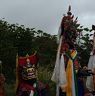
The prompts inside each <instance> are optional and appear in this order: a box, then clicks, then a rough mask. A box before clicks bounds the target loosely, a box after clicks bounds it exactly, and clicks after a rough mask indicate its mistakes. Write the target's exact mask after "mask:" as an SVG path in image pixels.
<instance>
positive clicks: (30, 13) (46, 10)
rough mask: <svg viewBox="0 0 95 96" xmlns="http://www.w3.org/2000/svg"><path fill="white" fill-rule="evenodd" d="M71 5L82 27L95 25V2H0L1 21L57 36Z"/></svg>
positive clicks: (46, 0) (58, 0) (18, 0)
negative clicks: (64, 15) (62, 20)
mask: <svg viewBox="0 0 95 96" xmlns="http://www.w3.org/2000/svg"><path fill="white" fill-rule="evenodd" d="M69 5H71V6H72V13H73V14H74V15H75V17H77V16H78V21H79V23H80V24H81V25H84V27H89V28H91V25H92V24H95V0H0V19H2V18H5V20H6V21H8V22H9V23H14V24H15V23H18V24H20V25H25V26H26V27H30V28H36V29H40V30H43V31H44V32H48V33H50V34H57V31H58V27H59V25H60V22H61V18H62V16H63V14H65V13H66V12H67V10H68V6H69Z"/></svg>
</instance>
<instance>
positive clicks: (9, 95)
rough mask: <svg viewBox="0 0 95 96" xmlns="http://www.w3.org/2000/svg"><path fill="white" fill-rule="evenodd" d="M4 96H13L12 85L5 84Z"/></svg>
mask: <svg viewBox="0 0 95 96" xmlns="http://www.w3.org/2000/svg"><path fill="white" fill-rule="evenodd" d="M5 92H6V96H15V86H14V84H5Z"/></svg>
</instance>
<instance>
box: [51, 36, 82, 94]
mask: <svg viewBox="0 0 95 96" xmlns="http://www.w3.org/2000/svg"><path fill="white" fill-rule="evenodd" d="M61 44H62V37H61V39H60V44H59V47H58V52H57V58H56V63H55V69H54V72H53V75H52V78H51V79H52V81H54V82H55V83H56V85H57V92H56V96H60V95H59V88H60V87H63V88H62V89H63V90H64V92H66V96H78V88H77V80H76V70H77V69H78V68H79V67H80V65H79V63H78V60H77V51H76V50H74V49H69V50H67V52H66V51H65V52H63V53H62V54H60V49H61ZM64 48H65V47H64ZM66 48H67V47H66Z"/></svg>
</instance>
